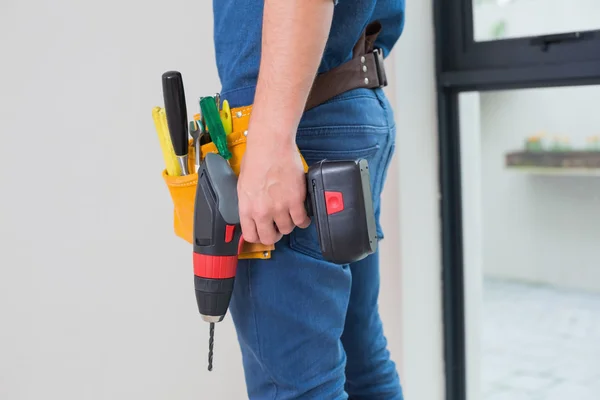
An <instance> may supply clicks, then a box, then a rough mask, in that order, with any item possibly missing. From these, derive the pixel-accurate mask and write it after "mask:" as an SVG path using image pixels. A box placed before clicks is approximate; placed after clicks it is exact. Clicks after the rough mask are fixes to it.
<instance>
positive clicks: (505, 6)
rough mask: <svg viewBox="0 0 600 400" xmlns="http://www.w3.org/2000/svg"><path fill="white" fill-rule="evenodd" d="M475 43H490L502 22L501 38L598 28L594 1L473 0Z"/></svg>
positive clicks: (598, 9)
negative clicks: (503, 23) (477, 41)
mask: <svg viewBox="0 0 600 400" xmlns="http://www.w3.org/2000/svg"><path fill="white" fill-rule="evenodd" d="M473 3H474V4H476V3H480V4H477V5H475V6H474V8H473V20H474V30H475V32H474V36H475V40H479V41H483V40H493V39H495V37H494V36H493V27H494V26H495V24H496V23H498V22H499V21H504V22H505V32H504V34H503V35H502V38H503V39H508V38H517V37H524V36H539V35H549V34H556V33H565V32H575V31H585V30H597V29H600V18H599V15H600V2H598V0H569V1H564V0H473Z"/></svg>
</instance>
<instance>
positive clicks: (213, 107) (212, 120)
mask: <svg viewBox="0 0 600 400" xmlns="http://www.w3.org/2000/svg"><path fill="white" fill-rule="evenodd" d="M200 109H201V110H202V118H204V123H205V124H206V130H207V131H208V134H209V135H210V138H211V139H212V141H213V142H214V144H215V146H217V150H218V151H219V154H220V155H221V156H223V158H224V159H226V160H229V159H230V158H231V152H230V151H229V149H228V148H227V135H226V134H225V128H224V127H223V123H222V122H221V115H220V114H219V109H218V107H217V103H216V101H215V99H214V98H213V97H210V96H209V97H203V98H202V99H201V100H200Z"/></svg>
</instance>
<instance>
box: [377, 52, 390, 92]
mask: <svg viewBox="0 0 600 400" xmlns="http://www.w3.org/2000/svg"><path fill="white" fill-rule="evenodd" d="M373 55H374V56H375V68H376V69H377V78H378V79H379V87H380V88H382V87H385V86H387V84H388V82H387V76H386V74H385V66H384V65H383V51H382V50H381V49H378V48H376V49H373Z"/></svg>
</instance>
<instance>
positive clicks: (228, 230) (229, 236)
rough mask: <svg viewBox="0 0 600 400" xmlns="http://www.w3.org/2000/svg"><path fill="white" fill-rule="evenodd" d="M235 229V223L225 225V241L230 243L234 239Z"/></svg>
mask: <svg viewBox="0 0 600 400" xmlns="http://www.w3.org/2000/svg"><path fill="white" fill-rule="evenodd" d="M234 231H235V225H226V226H225V243H229V242H231V241H232V240H233V232H234Z"/></svg>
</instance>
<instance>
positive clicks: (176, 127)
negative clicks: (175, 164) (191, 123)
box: [162, 71, 190, 175]
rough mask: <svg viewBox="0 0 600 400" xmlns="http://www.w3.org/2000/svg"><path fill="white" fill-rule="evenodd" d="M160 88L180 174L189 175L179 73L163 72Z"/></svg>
mask: <svg viewBox="0 0 600 400" xmlns="http://www.w3.org/2000/svg"><path fill="white" fill-rule="evenodd" d="M162 86H163V97H164V101H165V112H166V113H167V124H168V125H169V133H170V135H171V142H172V143H173V149H174V150H175V155H176V156H177V160H178V161H179V165H180V166H181V174H182V175H189V173H190V171H189V167H188V120H187V109H186V105H185V92H184V90H183V78H182V77H181V73H180V72H179V71H167V72H165V73H164V74H163V76H162Z"/></svg>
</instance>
